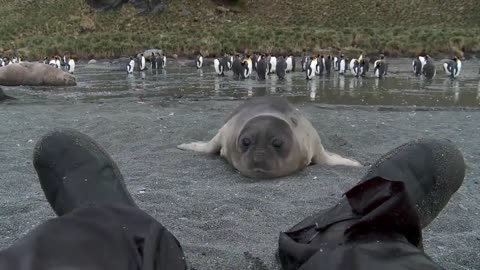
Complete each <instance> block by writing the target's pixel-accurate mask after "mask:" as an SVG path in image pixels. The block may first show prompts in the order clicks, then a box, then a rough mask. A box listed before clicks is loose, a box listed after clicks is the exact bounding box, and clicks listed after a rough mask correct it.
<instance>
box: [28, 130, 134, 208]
mask: <svg viewBox="0 0 480 270" xmlns="http://www.w3.org/2000/svg"><path fill="white" fill-rule="evenodd" d="M33 165H34V166H35V170H36V171H37V174H38V178H39V179H40V185H41V186H42V189H43V192H44V193H45V196H46V197H47V200H48V202H49V203H50V206H51V207H52V208H53V210H54V211H55V213H56V214H57V215H59V216H62V215H64V214H67V213H69V212H71V211H72V210H73V209H76V208H79V207H83V206H91V205H102V204H108V205H126V206H133V207H136V204H135V202H134V201H133V199H132V197H131V196H130V194H129V193H128V191H127V189H126V187H125V183H124V181H123V177H122V175H121V173H120V170H119V169H118V168H117V165H116V164H115V162H114V161H113V160H112V159H111V158H110V156H109V155H108V154H107V153H106V152H105V150H104V149H103V148H102V147H101V146H100V145H98V144H97V143H96V142H95V141H94V140H93V139H91V138H90V137H88V136H87V135H85V134H82V133H80V132H78V131H75V130H69V129H67V130H56V131H53V132H51V133H48V134H47V135H45V136H44V137H43V138H42V139H41V140H40V141H39V142H38V143H37V145H36V146H35V151H34V155H33Z"/></svg>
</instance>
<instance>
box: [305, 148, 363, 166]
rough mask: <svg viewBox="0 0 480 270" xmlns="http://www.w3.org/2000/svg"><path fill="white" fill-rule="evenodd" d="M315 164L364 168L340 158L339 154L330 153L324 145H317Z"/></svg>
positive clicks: (314, 157)
mask: <svg viewBox="0 0 480 270" xmlns="http://www.w3.org/2000/svg"><path fill="white" fill-rule="evenodd" d="M312 163H313V164H322V163H323V164H327V165H345V166H352V167H362V166H363V165H362V164H361V163H360V162H358V161H356V160H354V159H348V158H344V157H342V156H340V155H339V154H335V153H332V152H328V151H327V150H325V148H324V147H323V145H322V144H317V147H316V149H315V153H314V155H313V158H312Z"/></svg>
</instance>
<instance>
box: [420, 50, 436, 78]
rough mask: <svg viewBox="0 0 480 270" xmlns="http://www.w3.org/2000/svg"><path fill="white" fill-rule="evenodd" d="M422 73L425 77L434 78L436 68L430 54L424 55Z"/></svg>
mask: <svg viewBox="0 0 480 270" xmlns="http://www.w3.org/2000/svg"><path fill="white" fill-rule="evenodd" d="M423 75H424V76H425V78H427V79H429V80H431V79H433V78H435V75H437V70H436V69H435V65H434V64H433V61H432V59H431V58H430V56H428V55H427V56H425V65H424V66H423Z"/></svg>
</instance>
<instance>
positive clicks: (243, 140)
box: [242, 138, 252, 147]
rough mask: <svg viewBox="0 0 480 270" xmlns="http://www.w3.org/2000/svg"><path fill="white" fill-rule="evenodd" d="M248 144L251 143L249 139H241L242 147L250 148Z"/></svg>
mask: <svg viewBox="0 0 480 270" xmlns="http://www.w3.org/2000/svg"><path fill="white" fill-rule="evenodd" d="M250 144H252V141H251V140H250V139H249V138H243V139H242V145H243V146H245V147H248V146H250Z"/></svg>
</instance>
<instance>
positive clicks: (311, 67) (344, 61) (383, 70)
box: [301, 54, 388, 80]
mask: <svg viewBox="0 0 480 270" xmlns="http://www.w3.org/2000/svg"><path fill="white" fill-rule="evenodd" d="M301 64H302V70H303V71H304V72H305V75H306V78H307V80H311V79H313V78H314V77H315V75H323V74H330V72H331V70H332V65H333V70H334V71H337V72H338V74H339V75H345V74H346V73H347V71H350V73H351V74H352V75H353V76H354V77H357V78H358V77H365V76H366V75H367V72H368V71H369V69H370V63H369V61H368V60H367V59H365V58H364V57H363V55H360V56H359V57H358V58H353V59H351V60H349V59H348V58H346V57H345V55H343V54H339V55H337V56H334V57H332V56H330V55H327V56H326V57H324V56H323V55H317V56H308V55H305V54H304V56H302V60H301ZM373 66H374V75H375V77H377V78H383V77H384V76H385V75H387V70H388V63H387V62H386V60H385V56H383V55H380V58H379V59H377V60H374V61H373Z"/></svg>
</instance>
